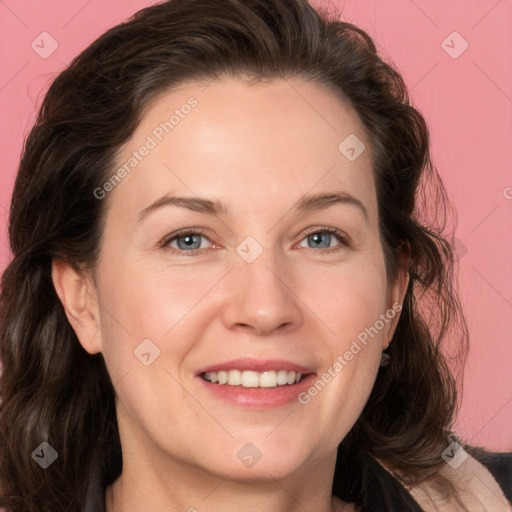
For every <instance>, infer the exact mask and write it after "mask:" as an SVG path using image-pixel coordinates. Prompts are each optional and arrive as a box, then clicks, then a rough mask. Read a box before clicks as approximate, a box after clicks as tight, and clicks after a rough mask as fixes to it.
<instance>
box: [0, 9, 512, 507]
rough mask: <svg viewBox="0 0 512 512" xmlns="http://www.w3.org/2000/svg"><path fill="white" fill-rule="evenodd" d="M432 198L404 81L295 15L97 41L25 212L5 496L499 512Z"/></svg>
mask: <svg viewBox="0 0 512 512" xmlns="http://www.w3.org/2000/svg"><path fill="white" fill-rule="evenodd" d="M423 192H425V203H424V204H422V203H421V202H420V201H419V199H420V198H421V197H423V196H422V195H421V194H422V193H423ZM444 194H445V191H444V188H443V185H442V183H441V181H440V180H439V177H438V175H437V173H436V171H435V169H434V167H433V166H432V163H431V160H430V156H429V138H428V131H427V127H426V124H425V121H424V119H423V118H422V116H421V115H420V113H419V112H418V111H416V110H415V109H414V108H413V107H412V106H411V105H410V104H409V101H408V97H407V92H406V89H405V86H404V83H403V81H402V79H401V77H400V76H399V74H398V73H397V72H396V71H395V70H394V69H393V68H392V67H390V66H389V65H388V64H386V63H385V62H383V61H382V60H381V58H380V57H379V56H378V55H377V53H376V51H375V46H374V44H373V42H372V40H371V39H370V38H369V36H368V35H366V34H365V33H364V32H363V31H361V30H360V29H358V28H357V27H355V26H352V25H350V24H348V23H344V22H340V21H335V20H332V21H329V20H327V19H326V18H324V17H322V16H321V15H320V14H319V13H318V12H316V11H315V10H314V9H313V8H312V7H310V6H309V5H308V4H307V3H306V2H305V1H302V0H294V1H291V0H289V1H288V0H287V1H283V0H249V1H239V0H171V1H168V2H164V3H161V4H158V5H155V6H152V7H149V8H147V9H144V10H142V11H140V12H139V13H137V14H136V15H135V16H134V17H133V18H131V19H130V20H129V21H128V22H126V23H124V24H121V25H119V26H117V27H114V28H113V29H111V30H109V31H108V32H107V33H106V34H104V35H103V36H102V37H100V38H99V39H98V40H97V41H95V42H94V43H93V44H92V45H91V46H90V47H89V48H87V49H86V50H85V51H84V52H82V53H81V54H80V55H79V56H78V57H77V58H76V59H75V60H74V61H73V62H72V63H71V65H70V66H69V67H68V68H67V69H66V70H65V71H63V72H62V73H61V74H60V75H59V76H58V77H57V79H56V80H55V81H54V83H53V84H52V86H51V87H50V89H49V91H48V93H47V94H46V97H45V99H44V102H43V105H42V107H41V110H40V112H39V116H38V119H37V122H36V124H35V126H34V128H33V129H32V131H31V133H30V135H29V136H28V139H27V142H26V146H25V149H24V153H23V156H22V160H21V164H20V168H19V172H18V176H17V180H16V184H15V189H14V192H13V198H12V206H11V219H10V226H9V232H10V237H11V245H12V250H13V254H14V258H13V260H12V262H11V263H10V265H9V266H8V268H7V269H6V271H5V274H4V277H3V283H2V298H1V301H2V302H1V312H2V313H1V314H2V317H1V360H2V364H3V366H4V368H5V369H6V371H5V372H3V374H2V377H1V379H2V380H1V394H2V405H1V412H0V427H1V428H0V431H1V433H2V446H1V450H0V454H1V455H0V457H1V462H2V476H1V481H2V486H1V488H2V493H1V496H2V502H1V503H0V504H1V505H2V506H3V507H5V509H6V510H7V511H9V512H10V511H16V512H17V511H21V510H23V511H30V512H31V511H36V510H37V511H42V510H43V511H50V510H51V511H57V510H59V511H60V510H66V511H71V510H77V511H78V510H86V511H88V512H92V511H107V512H115V511H124V512H130V511H138V510H189V511H193V510H198V511H201V512H202V511H214V510H223V511H229V510H251V511H262V510H279V511H287V512H291V511H296V510H315V511H319V512H324V511H333V510H336V511H337V510H345V511H350V510H361V511H370V510H379V511H382V510H392V511H399V510H400V511H404V510H411V511H420V510H493V511H497V510H510V505H509V503H507V500H511V495H510V494H511V489H510V485H508V486H507V485H506V483H505V482H506V478H507V471H509V472H510V457H508V456H506V455H505V454H489V453H486V452H484V451H483V450H478V449H475V448H472V447H470V446H468V445H465V444H464V443H462V441H459V442H457V439H456V437H454V435H453V433H452V432H451V427H452V425H453V419H454V414H455V410H456V403H457V402H456V378H455V377H453V376H452V374H451V372H450V369H449V368H448V365H447V362H446V360H445V359H444V357H443V354H442V351H441V349H442V346H443V342H444V341H445V339H446V338H447V336H448V334H449V333H452V334H453V332H455V331H457V332H458V339H459V342H460V351H459V352H460V353H459V361H460V365H461V364H462V360H463V358H464V354H465V350H466V345H467V329H466V325H465V321H464V316H463V314H462V311H461V309H460V304H459V301H458V297H457V294H456V293H455V291H454V290H453V289H452V284H451V283H452V268H453V254H452V249H451V244H450V243H449V241H448V240H447V239H446V237H445V236H444V235H443V222H444V218H443V215H442V213H443V210H442V209H441V210H440V213H441V215H440V217H439V218H438V219H429V218H428V217H427V213H428V208H427V207H428V205H429V204H431V202H432V201H436V206H439V207H440V208H442V207H443V205H445V206H446V205H448V202H447V199H446V197H445V195H444ZM436 222H437V223H436ZM432 318H434V319H435V321H433V320H432ZM460 365H459V367H458V368H457V367H455V368H453V369H452V370H453V371H455V372H456V371H457V370H459V371H460V368H461V366H460ZM507 465H508V466H507ZM507 468H508V469H507Z"/></svg>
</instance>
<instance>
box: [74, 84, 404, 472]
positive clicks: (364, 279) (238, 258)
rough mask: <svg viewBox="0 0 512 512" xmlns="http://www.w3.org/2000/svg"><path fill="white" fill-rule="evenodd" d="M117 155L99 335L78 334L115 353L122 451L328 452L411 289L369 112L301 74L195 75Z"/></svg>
mask: <svg viewBox="0 0 512 512" xmlns="http://www.w3.org/2000/svg"><path fill="white" fill-rule="evenodd" d="M171 116H173V117H171ZM166 123H167V124H166ZM347 137H348V138H347ZM362 144H364V146H363V145H362ZM144 147H145V148H146V149H142V148H144ZM117 164H118V165H117V166H116V168H115V169H116V170H117V169H119V168H121V167H122V166H123V165H125V164H126V165H125V167H124V170H125V172H124V173H123V172H122V171H121V172H118V174H117V179H116V178H114V180H111V183H110V185H108V184H107V185H106V186H105V187H104V188H102V191H97V195H98V197H102V196H106V197H104V198H103V199H98V200H105V201H108V209H107V212H106V223H105V227H104V232H103V238H102V246H101V254H100V260H99V267H98V273H97V288H96V289H95V291H94V293H95V297H96V301H97V304H96V306H95V307H96V308H97V310H96V313H95V314H93V315H92V317H94V318H96V322H97V326H98V332H97V335H96V336H94V337H89V338H87V337H86V336H85V335H83V334H82V335H80V336H79V337H80V339H81V342H82V343H83V345H84V347H85V348H86V349H87V350H89V351H90V352H96V351H101V352H102V353H103V355H104V357H105V360H106V364H107V367H108V371H109V373H110V375H111V378H112V382H113V384H114V387H115V390H116V392H117V395H118V399H117V408H118V410H117V412H118V421H119V428H120V433H121V441H122V443H123V449H124V450H125V457H133V458H138V460H139V461H140V460H142V459H144V458H145V459H147V460H151V461H153V462H157V463H158V464H162V465H163V464H165V463H166V462H170V461H172V463H173V464H174V463H178V464H188V465H192V466H194V467H196V468H200V469H205V470H207V471H208V472H211V473H214V474H218V475H224V476H225V475H227V474H229V473H232V474H235V473H233V472H236V475H237V477H239V478H255V477H258V476H261V477H267V476H268V474H269V473H270V474H271V475H272V476H273V477H274V478H280V477H284V476H286V475H289V474H292V472H294V471H296V470H297V469H298V468H300V467H312V465H314V464H316V463H317V462H319V461H320V460H322V459H325V458H326V457H332V456H333V454H335V452H336V447H337V445H338V444H339V442H340V441H341V440H342V438H343V437H344V436H345V435H346V434H347V432H348V431H349V430H350V428H351V427H352V425H353V424H354V422H355V421H356V420H357V418H358V416H359V415H360V413H361V411H362V409H363V407H364V404H365V402H366V400H367V399H368V396H369V394H370V391H371V389H372V386H373V384H374V381H375V378H376V374H377V372H378V371H379V362H380V357H381V352H382V350H383V349H384V348H386V346H387V344H388V343H389V340H390V339H391V336H392V332H393V330H394V327H395V325H396V321H397V320H398V316H399V313H397V309H398V308H397V306H396V302H397V301H398V303H400V298H401V295H400V290H399V287H398V283H387V282H386V276H385V266H384V259H383V251H382V247H381V244H380V240H379V232H378V217H377V198H376V191H375V184H374V179H373V176H372V166H371V161H370V144H369V140H368V139H367V137H366V135H365V132H364V131H363V127H362V124H361V122H360V121H359V119H358V118H357V116H355V115H354V113H353V112H352V111H351V110H350V109H349V108H348V107H347V105H345V104H344V103H342V102H341V101H340V100H339V99H338V98H336V97H335V96H334V95H333V94H332V93H331V92H329V91H327V90H326V89H324V88H323V87H321V86H319V85H315V84H311V83H308V82H306V81H304V80H301V79H290V80H286V81H285V80H276V81H273V82H270V83H259V84H253V85H247V84H245V83H243V82H242V81H240V80H235V79H233V78H223V79H218V80H216V81H213V82H212V83H211V84H210V85H207V86H206V85H205V84H192V85H187V86H182V87H181V88H179V89H176V90H174V91H172V92H168V93H166V94H164V95H161V96H160V97H158V98H157V99H156V100H155V101H154V102H153V103H152V104H151V106H150V108H149V109H148V111H147V112H146V114H145V115H144V117H143V119H142V122H141V123H140V125H139V127H138V129H137V130H136V132H135V134H134V136H133V137H132V139H131V140H130V141H129V143H127V145H125V147H124V148H123V150H122V152H121V153H120V154H119V157H118V160H117ZM110 189H112V190H110ZM324 195H325V197H324V198H323V199H322V196H324ZM177 198H184V199H180V200H178V199H177ZM190 232H192V233H190ZM187 233H188V234H187ZM337 233H339V235H338V234H337ZM402 288H403V287H402ZM394 304H395V308H393V305H394ZM86 338H87V339H86ZM293 371H300V373H301V374H302V377H301V378H302V380H301V381H300V382H298V383H295V380H296V379H297V375H296V374H293V373H291V372H293ZM205 372H208V373H209V375H206V377H207V378H210V379H211V380H213V381H219V380H220V381H221V382H222V381H223V380H225V379H226V378H227V379H229V380H228V383H226V384H219V382H208V381H207V380H205V375H204V373H205ZM285 381H286V382H292V381H293V382H294V384H291V385H290V384H285V385H283V384H282V383H283V382H285ZM240 382H243V384H242V385H240ZM246 386H248V387H246ZM254 386H263V387H254ZM265 386H268V387H265ZM125 460H127V459H125ZM332 460H334V459H332ZM162 467H163V466H162Z"/></svg>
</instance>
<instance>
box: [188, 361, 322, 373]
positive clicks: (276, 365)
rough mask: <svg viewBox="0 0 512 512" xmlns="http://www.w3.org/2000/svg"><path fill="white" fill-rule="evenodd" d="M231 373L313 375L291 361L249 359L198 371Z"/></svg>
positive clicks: (224, 363)
mask: <svg viewBox="0 0 512 512" xmlns="http://www.w3.org/2000/svg"><path fill="white" fill-rule="evenodd" d="M221 370H224V371H229V370H242V371H244V370H248V371H253V372H265V371H272V370H274V371H278V370H286V371H289V372H299V373H302V374H308V373H313V372H312V371H311V370H310V369H309V368H306V367H305V366H302V365H300V364H297V363H293V362H291V361H286V360H284V359H252V358H249V357H246V358H240V359H232V360H230V361H224V362H223V363H217V364H213V365H211V366H207V367H204V368H201V369H199V370H198V371H197V375H201V374H202V373H206V372H218V371H221Z"/></svg>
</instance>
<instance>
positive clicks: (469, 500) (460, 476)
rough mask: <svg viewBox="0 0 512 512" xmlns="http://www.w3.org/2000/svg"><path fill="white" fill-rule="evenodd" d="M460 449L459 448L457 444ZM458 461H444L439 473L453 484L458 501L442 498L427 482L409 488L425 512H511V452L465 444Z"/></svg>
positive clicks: (452, 498)
mask: <svg viewBox="0 0 512 512" xmlns="http://www.w3.org/2000/svg"><path fill="white" fill-rule="evenodd" d="M459 449H461V447H459ZM462 455H463V457H461V458H459V460H458V464H453V465H450V464H448V463H447V464H445V465H444V466H443V468H442V469H441V471H440V472H441V474H442V475H443V476H445V477H446V478H448V480H450V481H451V482H452V484H453V485H454V487H455V489H456V490H457V493H458V495H459V498H460V502H459V501H458V500H457V499H456V498H454V497H449V498H446V497H444V496H443V495H442V494H441V493H440V492H438V491H436V489H435V488H434V487H433V486H431V485H429V483H428V482H425V483H423V484H420V485H417V486H415V487H412V488H409V492H410V493H411V495H412V496H413V497H414V499H415V500H416V501H417V502H418V503H419V504H420V506H421V507H422V509H423V510H424V511H425V512H434V511H439V512H445V511H446V512H448V511H450V512H451V511H458V510H460V511H467V512H473V511H475V512H476V511H479V512H480V511H482V512H511V511H512V506H511V496H510V491H511V489H510V486H511V479H510V478H511V467H512V454H510V453H494V452H486V451H485V450H481V449H478V448H474V447H471V446H465V447H464V452H463V453H462Z"/></svg>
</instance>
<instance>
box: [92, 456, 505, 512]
mask: <svg viewBox="0 0 512 512" xmlns="http://www.w3.org/2000/svg"><path fill="white" fill-rule="evenodd" d="M471 455H472V456H473V457H474V458H475V459H477V460H478V461H479V462H480V463H481V464H483V465H484V466H485V467H486V468H487V469H488V470H489V471H490V473H491V474H492V475H493V477H494V478H495V480H496V482H497V483H498V485H499V486H500V487H501V489H502V491H503V494H504V495H505V497H506V498H507V500H508V501H509V502H510V503H511V504H512V452H508V453H493V452H479V453H471ZM360 493H361V500H360V501H361V510H362V511H363V512H422V509H421V507H420V506H419V505H418V502H417V501H416V500H415V499H414V498H413V497H412V496H411V494H410V493H409V492H408V491H407V489H405V487H404V486H403V485H402V484H401V483H400V482H399V481H398V480H397V479H396V478H394V477H393V476H392V475H391V474H390V473H389V472H388V471H386V470H385V469H384V468H383V467H382V466H381V465H380V464H379V463H378V462H377V461H376V460H375V459H373V458H372V457H370V456H369V455H364V456H362V457H361V489H360ZM84 512H105V488H104V487H103V486H102V485H101V482H100V478H97V479H96V480H95V481H93V482H91V485H90V486H89V492H88V497H87V502H86V506H85V509H84Z"/></svg>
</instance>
